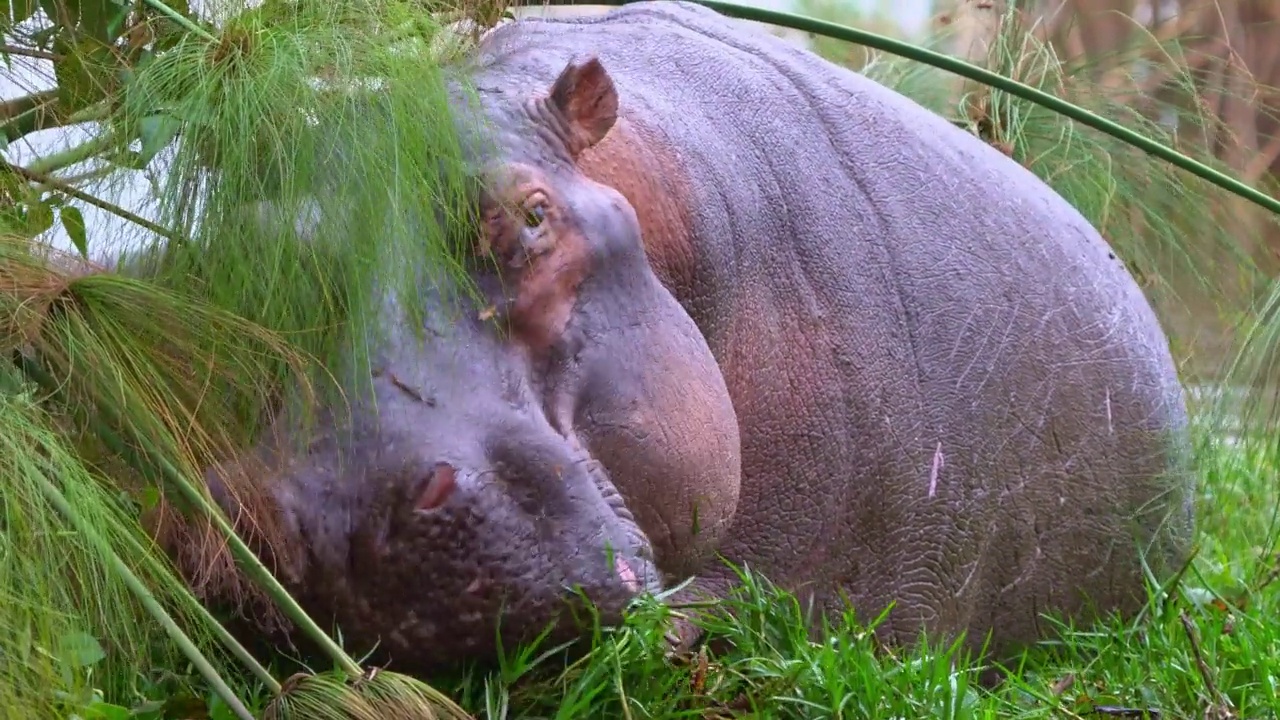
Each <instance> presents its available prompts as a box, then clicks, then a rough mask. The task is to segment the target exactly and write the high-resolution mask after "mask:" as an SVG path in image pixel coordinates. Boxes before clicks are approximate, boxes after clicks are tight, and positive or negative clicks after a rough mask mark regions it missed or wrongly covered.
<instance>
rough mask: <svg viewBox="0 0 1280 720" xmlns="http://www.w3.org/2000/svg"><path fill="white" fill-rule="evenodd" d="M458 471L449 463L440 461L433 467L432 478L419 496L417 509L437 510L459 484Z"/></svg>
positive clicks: (415, 507)
mask: <svg viewBox="0 0 1280 720" xmlns="http://www.w3.org/2000/svg"><path fill="white" fill-rule="evenodd" d="M457 480H458V478H457V471H455V470H454V469H453V466H452V465H450V464H449V463H439V464H437V465H436V466H435V467H434V468H432V469H431V479H430V480H428V481H427V485H426V487H425V488H423V489H422V494H421V495H419V496H418V502H417V504H416V505H414V509H415V510H435V509H436V508H438V507H440V506H441V505H443V504H444V503H445V501H446V500H448V499H449V496H450V495H452V494H453V489H454V488H455V487H456V486H457Z"/></svg>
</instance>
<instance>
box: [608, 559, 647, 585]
mask: <svg viewBox="0 0 1280 720" xmlns="http://www.w3.org/2000/svg"><path fill="white" fill-rule="evenodd" d="M613 570H614V572H616V573H618V577H619V578H620V579H621V580H622V584H623V585H626V586H627V589H628V590H630V591H631V592H633V593H634V592H640V580H639V579H638V578H636V571H635V570H632V569H631V566H630V565H628V564H627V561H626V560H623V559H622V557H621V556H618V555H615V556H614V557H613Z"/></svg>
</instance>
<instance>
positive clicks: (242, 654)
mask: <svg viewBox="0 0 1280 720" xmlns="http://www.w3.org/2000/svg"><path fill="white" fill-rule="evenodd" d="M129 544H130V545H131V546H132V548H131V549H132V550H133V551H134V552H136V553H138V556H139V557H143V558H147V559H148V560H149V561H150V564H151V565H152V567H153V568H154V569H156V570H164V568H162V567H156V566H159V565H160V563H158V562H156V561H155V559H154V558H155V556H154V554H153V553H152V552H150V551H149V550H148V549H147V548H144V547H143V546H142V544H141V543H140V542H138V539H137V538H135V537H134V536H132V535H129ZM178 587H179V588H181V592H182V594H183V595H184V596H185V597H186V598H187V599H188V600H189V601H190V603H191V605H192V607H194V608H195V609H196V613H197V614H198V615H199V616H200V619H201V620H203V621H204V622H205V624H207V625H209V626H210V627H212V628H213V633H214V635H216V636H217V637H218V640H219V641H221V642H222V645H223V647H225V648H226V649H227V650H228V651H230V652H231V654H232V655H234V656H235V657H236V659H237V660H239V661H240V662H241V663H242V664H243V665H244V666H245V667H247V668H248V669H249V671H250V672H252V673H253V675H254V677H256V678H258V680H259V681H260V682H261V683H262V684H263V686H264V687H266V688H267V691H268V692H270V693H271V695H272V696H273V697H274V696H277V695H279V694H280V692H281V686H280V682H279V681H278V680H276V679H275V678H274V677H272V675H271V673H270V672H268V671H267V669H266V668H265V667H263V666H262V663H260V662H258V659H257V658H255V657H254V656H253V653H250V652H249V650H248V649H247V648H246V647H245V646H244V645H241V644H240V641H239V640H237V639H236V638H235V636H234V635H232V634H231V633H230V632H228V631H227V629H226V628H225V627H223V626H222V623H220V622H218V619H217V618H215V617H214V616H213V613H211V612H209V609H208V608H206V607H205V606H204V603H202V602H200V601H199V600H198V599H197V598H196V597H195V596H194V595H192V594H191V591H190V590H188V589H187V587H186V585H183V584H179V585H178Z"/></svg>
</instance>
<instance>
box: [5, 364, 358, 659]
mask: <svg viewBox="0 0 1280 720" xmlns="http://www.w3.org/2000/svg"><path fill="white" fill-rule="evenodd" d="M16 362H17V364H18V366H19V368H20V369H21V370H22V372H23V373H24V374H26V376H27V377H28V378H30V379H31V381H32V382H34V383H35V384H36V385H37V386H38V387H40V388H42V389H43V390H44V391H45V392H47V393H50V394H52V395H56V394H58V385H57V382H56V381H55V380H54V379H53V378H52V377H51V376H50V375H49V374H48V373H47V372H45V370H44V368H42V367H40V366H39V365H37V364H36V363H35V362H34V361H32V360H31V358H28V357H26V356H24V355H19V356H18V357H17V358H16ZM97 409H98V410H99V412H102V413H104V414H106V415H108V416H109V417H108V419H107V420H103V419H100V418H98V417H93V418H92V419H91V420H90V423H91V425H92V427H93V430H94V432H95V434H97V435H98V437H99V438H101V439H102V441H103V442H104V443H105V444H106V445H107V447H109V448H110V449H111V450H112V452H115V453H118V454H119V455H120V456H121V457H123V458H125V459H126V461H127V462H129V464H130V465H132V466H133V467H134V468H135V469H136V470H138V472H141V473H143V474H147V462H146V461H147V460H149V461H150V463H152V464H154V466H155V467H157V468H159V470H160V474H161V475H162V476H163V477H164V479H165V481H166V483H167V484H169V485H171V486H172V487H173V488H174V489H176V490H177V491H178V492H180V493H181V494H182V495H183V497H184V498H185V499H186V500H187V501H188V502H190V503H191V504H192V505H193V506H194V507H196V508H198V509H199V510H200V511H201V512H203V513H204V514H206V515H208V516H209V519H211V520H212V521H213V522H214V524H215V525H217V526H218V530H219V531H221V532H222V534H223V535H224V536H225V537H226V538H227V543H228V544H229V545H230V546H231V552H232V554H233V555H235V557H236V560H237V561H239V562H240V564H241V566H242V567H243V568H244V569H245V571H246V572H248V573H249V575H250V577H252V578H253V579H254V581H255V582H257V583H258V584H259V586H260V587H262V588H263V589H264V590H266V591H267V593H268V594H269V595H271V598H272V599H273V600H274V601H275V602H276V603H277V604H278V605H279V606H280V607H281V609H282V610H284V612H285V614H286V615H288V616H289V618H290V619H291V620H293V622H295V623H297V625H298V627H299V628H301V629H302V631H303V632H304V633H306V634H307V636H308V637H310V638H311V639H312V640H313V641H314V642H315V643H316V644H317V645H319V646H320V647H321V648H322V649H323V650H324V651H325V653H326V654H327V655H329V657H330V658H332V659H333V660H334V661H335V662H337V663H338V664H339V665H341V666H342V669H343V671H344V672H346V673H347V674H349V675H350V676H351V677H352V678H358V677H360V675H361V673H362V672H363V671H362V670H361V669H360V665H359V664H358V663H356V661H355V660H353V659H352V658H351V656H350V655H348V654H347V653H346V651H344V650H343V649H342V648H341V647H339V646H338V644H337V643H335V642H334V641H333V639H332V638H330V637H329V636H328V635H327V634H326V633H325V632H324V630H321V629H320V626H319V625H317V624H316V623H315V621H314V620H312V619H311V617H310V616H309V615H307V613H306V611H305V610H303V609H302V607H301V606H300V605H298V603H297V601H295V600H294V599H293V596H292V595H290V594H289V591H288V590H286V589H285V587H284V586H283V585H281V584H280V581H278V580H276V578H275V576H274V575H272V574H271V571H270V570H268V569H267V567H266V566H265V565H263V564H262V561H261V560H259V559H258V556H257V555H254V553H253V551H252V550H250V549H249V546H248V545H246V544H245V542H244V540H242V539H241V538H240V535H239V534H237V533H236V531H235V529H234V528H233V527H232V526H231V523H229V522H228V521H227V520H226V518H225V517H223V515H222V512H221V511H220V510H219V509H218V508H217V507H214V506H213V504H212V503H210V502H209V501H208V500H207V499H206V498H205V497H204V496H203V495H201V494H200V492H199V491H198V490H196V489H195V487H194V486H192V484H191V483H190V482H188V481H187V479H186V478H185V477H183V475H182V472H181V471H180V470H178V468H176V467H174V466H173V464H172V463H170V462H169V461H168V459H167V458H165V457H164V456H163V455H161V454H160V453H159V452H158V451H157V450H156V449H155V448H154V447H153V446H152V445H151V443H150V441H148V440H147V439H146V438H144V437H141V436H140V435H138V434H136V433H134V439H135V440H136V442H137V443H138V444H139V445H140V446H141V447H142V449H143V453H144V454H145V455H146V456H147V457H146V458H142V457H138V455H137V453H135V452H134V451H133V450H132V449H131V448H130V447H129V446H128V445H127V444H126V443H125V442H124V440H123V439H122V438H121V437H120V436H119V435H117V434H116V432H115V431H114V430H113V429H112V428H111V427H110V425H109V424H108V423H109V422H110V423H112V424H118V423H120V418H119V417H118V416H116V413H115V412H114V411H113V410H112V409H111V408H109V407H107V406H105V404H99V405H98V408H97Z"/></svg>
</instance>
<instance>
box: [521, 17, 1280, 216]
mask: <svg viewBox="0 0 1280 720" xmlns="http://www.w3.org/2000/svg"><path fill="white" fill-rule="evenodd" d="M594 1H597V2H599V3H600V4H602V5H629V4H631V3H633V2H637V0H594ZM546 2H547V3H548V4H550V5H577V4H581V3H578V2H574V0H546ZM691 2H695V3H698V4H699V5H705V6H707V7H709V8H711V9H712V10H715V11H716V12H718V13H720V14H722V15H727V16H729V17H735V18H738V19H740V20H751V21H754V22H761V23H765V24H768V25H777V26H778V27H785V28H791V29H792V30H799V31H801V32H807V33H813V34H814V35H821V36H823V37H829V38H833V39H835V40H843V41H845V42H849V43H854V44H855V45H865V46H866V47H869V48H873V49H875V50H881V51H883V52H887V53H890V54H892V55H898V56H899V57H904V58H906V59H908V60H914V61H916V62H920V63H924V64H925V65H931V66H933V67H935V68H938V69H939V70H945V71H946V72H950V73H954V74H956V75H959V76H961V77H964V78H968V79H970V80H974V81H976V82H980V83H982V84H984V85H989V86H991V87H994V88H997V89H999V90H1003V91H1004V92H1007V93H1009V94H1010V95H1013V96H1015V97H1019V98H1022V99H1023V100H1026V101H1028V102H1032V103H1035V104H1036V105H1040V106H1041V107H1044V108H1047V109H1049V110H1052V111H1054V112H1056V113H1059V114H1061V115H1065V116H1066V117H1069V118H1071V119H1072V120H1075V121H1076V122H1078V123H1080V124H1082V125H1085V126H1087V127H1091V128H1093V129H1095V130H1098V131H1099V132H1103V133H1106V134H1107V135H1110V136H1111V137H1113V138H1115V139H1117V140H1119V141H1121V142H1123V143H1127V144H1129V145H1132V146H1134V147H1136V148H1138V149H1140V150H1143V151H1145V152H1146V153H1148V154H1149V155H1154V156H1155V157H1157V158H1160V159H1161V160H1165V161H1167V162H1169V163H1171V164H1173V165H1174V166H1175V167H1178V168H1181V169H1183V170H1186V171H1187V172H1189V173H1191V174H1192V175H1195V176H1196V177H1199V178H1201V179H1202V180H1207V181H1208V182H1211V183H1213V184H1214V185H1217V186H1218V187H1220V188H1222V189H1223V190H1226V191H1227V192H1230V193H1232V194H1234V195H1237V196H1239V197H1241V198H1244V199H1246V200H1248V201H1250V202H1252V203H1254V204H1255V205H1258V206H1260V207H1262V208H1264V209H1266V210H1270V211H1271V212H1273V213H1277V214H1280V200H1277V199H1275V198H1273V197H1271V196H1270V195H1267V194H1265V193H1263V192H1261V191H1259V190H1257V189H1255V188H1252V187H1249V186H1248V185H1246V184H1244V183H1242V182H1240V181H1239V180H1237V179H1235V178H1233V177H1231V176H1229V175H1226V174H1225V173H1222V172H1219V171H1217V170H1214V169H1213V168H1211V167H1209V166H1208V165H1205V164H1204V163H1202V162H1200V161H1198V160H1195V159H1193V158H1190V157H1188V156H1186V155H1183V154H1182V153H1180V152H1178V151H1177V150H1174V149H1173V148H1170V147H1168V146H1167V145H1163V144H1161V143H1159V142H1156V141H1155V140H1152V139H1151V138H1149V137H1147V136H1145V135H1143V134H1141V133H1138V132H1134V131H1133V130H1130V129H1129V128H1126V127H1124V126H1123V125H1121V124H1119V123H1117V122H1114V121H1112V120H1108V119H1106V118H1104V117H1102V116H1101V115H1097V114H1095V113H1093V112H1090V111H1089V110H1086V109H1085V108H1083V107H1080V106H1079V105H1076V104H1075V103H1072V102H1069V101H1067V100H1063V99H1061V98H1057V97H1054V96H1053V95H1050V94H1049V93H1046V92H1044V91H1043V90H1040V89H1038V88H1034V87H1031V86H1030V85H1027V84H1025V83H1021V82H1018V81H1017V80H1014V79H1012V78H1009V77H1005V76H1004V75H999V74H997V73H993V72H991V71H990V70H986V69H984V68H980V67H978V66H977V65H973V64H971V63H967V62H965V61H963V60H960V59H959V58H954V57H951V56H949V55H944V54H942V53H939V52H936V51H933V50H929V49H927V48H922V47H919V46H917V45H912V44H911V43H908V42H903V41H901V40H895V39H893V38H891V37H887V36H885V35H880V34H878V33H873V32H869V31H867V30H859V29H857V28H852V27H849V26H848V25H840V24H838V23H833V22H828V21H826V20H818V19H816V18H810V17H805V16H803V15H796V14H794V13H788V12H780V11H777V10H766V9H764V8H758V7H750V6H747V5H739V4H737V3H732V2H724V0H691Z"/></svg>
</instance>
